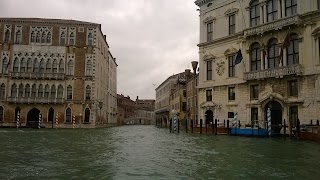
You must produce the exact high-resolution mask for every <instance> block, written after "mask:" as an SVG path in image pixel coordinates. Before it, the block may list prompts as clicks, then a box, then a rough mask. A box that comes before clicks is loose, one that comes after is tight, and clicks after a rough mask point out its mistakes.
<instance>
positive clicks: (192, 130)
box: [191, 120, 193, 133]
mask: <svg viewBox="0 0 320 180" xmlns="http://www.w3.org/2000/svg"><path fill="white" fill-rule="evenodd" d="M191 133H193V120H191Z"/></svg>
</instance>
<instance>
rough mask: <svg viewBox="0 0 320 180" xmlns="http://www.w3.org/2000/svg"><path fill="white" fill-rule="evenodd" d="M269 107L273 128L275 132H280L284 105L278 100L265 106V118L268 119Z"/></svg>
mask: <svg viewBox="0 0 320 180" xmlns="http://www.w3.org/2000/svg"><path fill="white" fill-rule="evenodd" d="M268 108H270V110H271V128H272V130H273V133H280V130H281V124H282V106H281V104H280V103H279V102H278V101H270V102H268V103H267V104H266V106H265V120H266V121H267V112H268Z"/></svg>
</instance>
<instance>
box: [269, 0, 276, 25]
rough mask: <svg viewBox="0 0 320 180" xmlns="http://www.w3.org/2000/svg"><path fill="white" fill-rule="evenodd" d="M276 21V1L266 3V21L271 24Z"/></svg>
mask: <svg viewBox="0 0 320 180" xmlns="http://www.w3.org/2000/svg"><path fill="white" fill-rule="evenodd" d="M277 19H278V0H268V1H267V21H268V22H271V21H274V20H277Z"/></svg>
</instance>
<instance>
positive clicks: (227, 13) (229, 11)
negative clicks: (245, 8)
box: [224, 8, 239, 16]
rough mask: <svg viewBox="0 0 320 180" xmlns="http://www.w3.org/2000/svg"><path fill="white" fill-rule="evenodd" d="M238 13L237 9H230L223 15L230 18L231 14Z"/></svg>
mask: <svg viewBox="0 0 320 180" xmlns="http://www.w3.org/2000/svg"><path fill="white" fill-rule="evenodd" d="M238 11H239V9H238V8H231V9H228V10H227V11H226V12H225V13H224V14H225V15H226V16H230V15H232V14H236V13H237V12H238Z"/></svg>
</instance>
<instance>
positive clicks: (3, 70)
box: [2, 57, 9, 73]
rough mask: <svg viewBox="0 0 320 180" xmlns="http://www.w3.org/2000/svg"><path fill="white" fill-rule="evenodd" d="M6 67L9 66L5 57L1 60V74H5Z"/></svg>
mask: <svg viewBox="0 0 320 180" xmlns="http://www.w3.org/2000/svg"><path fill="white" fill-rule="evenodd" d="M8 66H9V61H8V59H7V57H4V58H3V59H2V73H7V69H8Z"/></svg>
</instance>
